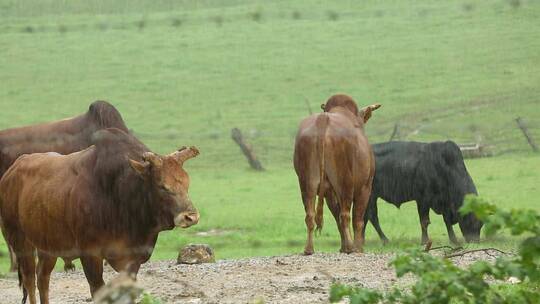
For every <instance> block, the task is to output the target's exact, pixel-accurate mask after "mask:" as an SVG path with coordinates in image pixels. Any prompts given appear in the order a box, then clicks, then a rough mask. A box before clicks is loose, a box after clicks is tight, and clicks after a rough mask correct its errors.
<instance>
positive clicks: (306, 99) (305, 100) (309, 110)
mask: <svg viewBox="0 0 540 304" xmlns="http://www.w3.org/2000/svg"><path fill="white" fill-rule="evenodd" d="M304 102H305V103H306V107H307V110H308V112H309V115H312V114H313V111H312V110H311V106H310V105H309V99H308V98H307V97H306V96H304Z"/></svg>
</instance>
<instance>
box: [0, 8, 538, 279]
mask: <svg viewBox="0 0 540 304" xmlns="http://www.w3.org/2000/svg"><path fill="white" fill-rule="evenodd" d="M518 2H519V3H520V5H519V6H516V5H511V4H510V3H509V2H508V1H503V0H500V1H460V2H448V3H440V2H439V1H422V2H418V1H384V2H383V1H356V2H355V3H350V2H349V1H333V3H332V4H329V3H327V1H300V0H295V1H274V2H272V3H267V1H247V0H226V1H208V0H207V1H187V0H185V1H164V0H161V1H152V2H150V1H140V0H139V1H103V0H100V1H98V0H94V1H83V0H75V1H68V2H66V1H59V0H47V1H35V0H33V1H13V0H0V105H1V106H2V107H1V109H2V110H1V111H0V129H5V128H10V127H16V126H22V125H27V124H32V123H37V122H44V121H52V120H56V119H61V118H65V117H68V116H73V115H77V114H79V113H82V112H84V111H85V110H86V108H87V107H88V105H89V104H90V103H91V102H92V101H94V100H96V99H105V100H108V101H110V102H111V103H113V104H114V105H115V106H116V107H117V108H118V109H119V110H120V112H121V113H122V114H123V116H124V119H125V120H126V123H127V124H128V126H129V127H130V128H132V129H133V130H135V132H136V134H138V135H139V137H140V138H141V139H142V140H143V141H144V142H145V143H146V144H147V145H148V146H149V147H151V148H152V149H153V150H154V151H156V152H160V153H166V152H170V151H172V150H173V149H174V148H177V147H179V146H181V145H196V146H198V147H199V148H200V150H201V155H200V157H198V158H197V159H195V160H193V161H191V162H190V163H189V165H188V170H189V173H190V175H191V177H192V184H191V189H190V193H191V196H192V198H193V200H194V202H195V204H196V205H197V207H198V208H199V209H200V211H201V216H202V218H201V221H200V224H199V225H197V226H195V227H193V228H190V229H188V230H174V231H171V232H166V233H162V234H161V235H160V238H159V241H158V245H157V247H156V250H155V253H154V255H153V257H152V258H154V259H171V258H175V257H176V255H177V250H178V248H179V247H181V246H182V245H184V244H186V243H189V242H204V243H209V244H211V245H212V246H213V247H214V248H215V250H216V254H217V257H218V258H221V259H222V258H233V257H245V256H253V255H276V254H291V253H299V252H301V251H302V249H303V245H304V241H305V226H304V211H303V206H302V203H301V201H300V196H299V189H298V185H297V180H296V175H295V173H294V170H293V169H292V149H293V142H294V135H295V132H296V128H297V126H298V122H299V121H300V120H301V119H302V118H303V117H305V116H306V115H307V113H308V109H307V106H306V103H307V104H309V106H310V107H311V109H312V110H313V111H318V110H319V105H320V104H321V103H322V102H324V101H325V100H326V98H328V97H329V96H330V95H332V94H334V93H337V92H346V93H348V94H350V95H352V96H353V97H355V98H356V100H357V101H358V102H359V103H360V104H368V103H374V102H379V103H381V104H383V107H382V108H381V109H380V110H378V111H377V112H375V114H374V116H373V118H372V119H371V120H370V122H369V124H368V126H367V133H368V136H369V138H370V141H371V142H381V141H384V140H387V139H388V137H389V136H390V133H391V132H392V129H393V127H394V124H396V123H398V124H399V126H400V127H399V134H400V137H401V138H402V139H407V140H422V141H430V140H446V139H453V140H455V141H457V142H474V141H476V140H482V141H483V142H484V143H485V144H488V145H491V149H492V151H493V152H494V153H495V154H496V156H495V157H491V158H485V159H475V160H468V161H467V166H468V168H469V171H470V173H471V175H472V177H473V179H474V180H475V182H476V185H477V188H478V190H479V192H480V194H481V195H482V196H484V197H485V198H488V199H491V200H493V201H494V202H495V203H497V204H498V205H500V206H504V207H507V208H514V207H520V208H521V207H526V208H533V209H536V210H540V205H539V203H540V202H539V197H540V185H539V180H540V173H539V172H538V168H540V155H538V154H536V155H535V154H533V153H531V152H529V150H530V148H529V147H528V145H527V143H526V141H525V139H524V138H523V136H522V135H521V133H520V131H519V129H517V128H516V124H515V122H514V118H516V117H518V116H521V117H523V118H524V119H525V121H526V122H527V124H528V125H529V127H530V129H531V134H532V135H533V136H534V137H536V138H537V141H540V87H539V84H540V52H539V50H540V31H538V20H539V18H540V3H538V2H536V1H518ZM150 3H152V4H150ZM218 3H219V4H218ZM513 3H515V1H514V2H513ZM233 127H239V128H241V129H242V130H243V131H244V134H245V136H246V138H247V139H248V141H250V142H251V143H252V144H253V146H254V148H255V151H256V152H257V154H258V156H259V157H260V159H261V161H262V163H263V165H264V166H265V167H266V169H267V170H266V171H265V172H262V173H258V172H253V171H251V170H250V169H249V167H248V165H247V162H246V161H245V160H244V158H243V156H242V155H241V153H240V151H239V148H238V147H237V146H236V145H235V144H234V142H232V140H231V139H230V130H231V128H233ZM379 205H380V207H379V214H380V218H381V225H382V228H383V230H384V231H385V233H386V234H387V236H388V237H389V238H390V239H391V241H392V244H391V245H389V246H386V247H383V246H382V245H381V243H380V242H379V241H378V238H377V237H376V235H375V233H374V232H373V230H372V229H371V226H370V227H369V230H368V238H367V245H366V250H367V251H371V252H373V251H395V250H399V249H400V248H403V247H406V246H415V245H417V244H419V240H420V227H419V222H418V216H417V212H416V206H415V204H414V203H409V204H405V205H404V206H403V207H402V209H401V210H398V209H396V208H394V207H393V206H391V205H388V204H385V203H383V202H380V203H379ZM431 221H432V225H431V226H430V233H431V236H432V238H433V239H434V240H435V242H436V243H440V244H446V243H447V236H446V231H445V229H444V224H443V221H442V218H441V217H439V216H435V215H432V217H431ZM211 229H217V230H219V231H221V232H222V233H223V234H222V235H218V236H201V235H198V234H197V233H198V232H205V231H208V230H211ZM456 229H457V230H458V231H459V228H457V226H456ZM338 241H339V238H338V233H337V229H336V227H335V223H334V222H333V218H332V217H331V216H330V212H328V210H326V214H325V228H324V230H323V234H322V236H321V237H319V238H317V239H316V240H315V250H322V251H337V250H338V248H339V244H338ZM0 242H1V241H0ZM516 243H517V240H516V239H514V238H511V237H509V236H506V235H501V236H499V237H497V238H494V239H492V240H489V241H485V242H484V243H482V244H480V245H479V246H496V247H499V248H503V249H512V248H513V247H515V244H516ZM0 252H1V253H4V256H2V257H0V272H2V271H5V270H6V269H7V257H6V255H5V253H6V251H5V247H4V246H3V244H0Z"/></svg>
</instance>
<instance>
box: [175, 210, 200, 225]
mask: <svg viewBox="0 0 540 304" xmlns="http://www.w3.org/2000/svg"><path fill="white" fill-rule="evenodd" d="M198 222H199V212H197V211H195V212H193V211H188V212H182V213H180V214H179V215H177V216H176V217H175V218H174V225H175V226H176V227H181V228H187V227H189V226H193V225H195V224H197V223H198Z"/></svg>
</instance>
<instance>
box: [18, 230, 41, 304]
mask: <svg viewBox="0 0 540 304" xmlns="http://www.w3.org/2000/svg"><path fill="white" fill-rule="evenodd" d="M13 250H14V251H15V254H16V255H17V261H18V265H17V266H18V272H19V284H20V285H21V287H22V289H23V299H22V303H26V299H30V304H35V303H36V259H35V256H34V247H32V245H30V243H28V242H26V241H24V240H23V239H22V238H21V239H18V240H16V242H15V244H14V246H13Z"/></svg>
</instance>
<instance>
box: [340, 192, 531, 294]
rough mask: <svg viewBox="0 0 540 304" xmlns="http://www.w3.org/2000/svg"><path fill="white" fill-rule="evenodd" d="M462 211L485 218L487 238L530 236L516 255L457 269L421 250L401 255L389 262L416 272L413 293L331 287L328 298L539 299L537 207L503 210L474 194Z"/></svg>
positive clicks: (398, 270) (403, 271) (402, 270)
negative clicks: (506, 233)
mask: <svg viewBox="0 0 540 304" xmlns="http://www.w3.org/2000/svg"><path fill="white" fill-rule="evenodd" d="M460 212H461V213H462V214H466V213H469V212H474V213H475V214H476V216H478V218H479V219H481V220H482V221H484V223H485V226H484V232H485V234H486V235H487V236H491V235H493V234H495V233H496V232H497V231H499V230H501V229H505V228H507V229H509V230H510V233H511V234H512V235H523V234H526V235H527V237H526V238H525V239H524V240H523V241H522V243H521V244H520V246H519V248H518V254H517V255H516V256H515V257H511V258H509V257H498V258H497V259H496V261H495V263H493V264H490V263H488V262H486V261H477V262H475V263H473V264H471V265H470V266H469V267H467V268H463V269H462V268H459V267H457V266H455V265H454V264H453V263H452V262H450V261H449V260H448V259H445V258H443V257H437V256H433V255H431V254H429V253H426V252H423V251H420V250H411V251H408V252H406V253H404V254H399V255H398V256H397V257H396V258H395V259H394V260H392V262H390V264H391V265H392V266H394V267H395V269H396V275H397V276H398V277H403V276H404V275H406V274H409V273H410V274H412V275H414V276H415V277H416V278H417V281H416V283H415V284H414V285H413V286H412V287H411V290H410V292H403V291H401V290H399V289H398V288H397V287H394V288H393V289H392V290H391V291H390V292H386V293H383V292H379V291H374V290H370V289H366V288H359V287H351V286H346V285H340V284H336V285H333V286H332V288H331V291H330V301H331V302H337V301H340V300H341V299H343V298H344V297H346V296H348V297H349V298H350V302H351V304H360V303H404V304H407V303H480V304H481V303H540V293H539V292H538V289H539V284H540V214H538V213H537V212H536V211H533V210H521V209H512V210H510V211H503V210H500V209H498V208H497V207H495V206H494V205H492V204H489V203H487V202H486V201H484V200H483V199H481V198H479V197H476V196H471V197H467V199H466V203H465V204H464V205H463V207H462V208H461V210H460ZM487 277H491V278H493V279H497V280H507V279H509V278H511V277H513V278H517V279H518V280H519V281H521V282H522V283H520V284H519V285H512V286H510V285H507V284H488V282H487V281H486V278H487Z"/></svg>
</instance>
